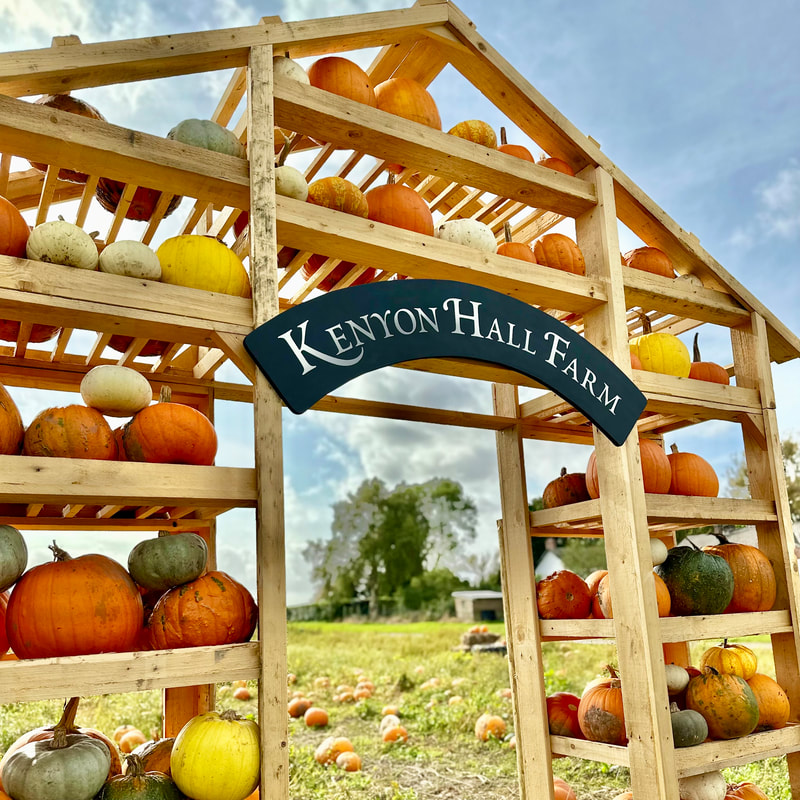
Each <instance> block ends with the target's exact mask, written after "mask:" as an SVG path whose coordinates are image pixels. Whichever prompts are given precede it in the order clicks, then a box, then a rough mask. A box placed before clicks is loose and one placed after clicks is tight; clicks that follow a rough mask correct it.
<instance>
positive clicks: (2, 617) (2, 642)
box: [0, 592, 10, 785]
mask: <svg viewBox="0 0 800 800" xmlns="http://www.w3.org/2000/svg"><path fill="white" fill-rule="evenodd" d="M9 596H10V595H9V593H8V592H0V657H2V656H4V655H5V654H6V653H7V652H8V635H7V634H6V609H7V608H8V598H9ZM0 785H2V784H0Z"/></svg>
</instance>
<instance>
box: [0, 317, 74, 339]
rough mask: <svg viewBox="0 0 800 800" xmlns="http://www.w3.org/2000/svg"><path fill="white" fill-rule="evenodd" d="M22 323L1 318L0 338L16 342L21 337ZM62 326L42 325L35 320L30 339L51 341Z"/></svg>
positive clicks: (29, 335)
mask: <svg viewBox="0 0 800 800" xmlns="http://www.w3.org/2000/svg"><path fill="white" fill-rule="evenodd" d="M20 327H21V326H20V323H19V322H17V320H15V319H0V340H2V341H4V342H16V341H17V339H18V338H19V331H20ZM60 330H61V328H58V327H56V326H55V325H42V324H40V323H38V322H34V323H33V325H31V331H30V333H29V334H28V341H29V342H33V343H34V344H38V343H39V342H49V341H50V340H51V339H52V338H53V337H54V336H55V335H56V334H57V333H58V332H59V331H60Z"/></svg>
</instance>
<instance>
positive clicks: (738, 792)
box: [724, 781, 769, 800]
mask: <svg viewBox="0 0 800 800" xmlns="http://www.w3.org/2000/svg"><path fill="white" fill-rule="evenodd" d="M724 800H769V797H768V796H767V794H766V793H765V792H764V791H763V790H762V789H761V788H760V787H758V786H756V785H755V784H754V783H750V781H742V782H741V783H729V784H728V790H727V792H726V793H725V798H724Z"/></svg>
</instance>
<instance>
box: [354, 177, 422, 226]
mask: <svg viewBox="0 0 800 800" xmlns="http://www.w3.org/2000/svg"><path fill="white" fill-rule="evenodd" d="M365 197H366V200H367V206H368V214H367V216H368V217H369V219H371V220H374V221H375V222H383V223H384V224H385V225H394V226H395V227H396V228H404V229H405V230H407V231H415V232H416V233H422V234H425V235H426V236H433V215H432V214H431V210H430V208H428V204H427V203H426V202H425V201H424V200H423V199H422V197H420V195H419V193H417V192H415V191H414V190H413V189H412V188H411V187H410V186H403V185H401V184H399V183H394V182H393V181H390V182H389V183H386V184H384V185H383V186H376V187H375V188H374V189H370V190H369V191H368V192H367V193H366V195H365Z"/></svg>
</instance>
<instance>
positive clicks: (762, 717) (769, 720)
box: [747, 672, 791, 730]
mask: <svg viewBox="0 0 800 800" xmlns="http://www.w3.org/2000/svg"><path fill="white" fill-rule="evenodd" d="M747 685H748V686H749V687H750V688H751V689H752V690H753V694H754V695H755V696H756V702H757V703H758V729H759V730H769V729H771V728H784V727H785V726H786V723H787V722H788V721H789V714H790V713H791V708H790V706H789V698H788V697H787V696H786V692H784V691H783V687H782V686H781V685H780V684H779V683H778V682H777V681H775V680H773V679H772V678H770V677H769V675H764V674H762V673H761V672H756V673H755V674H754V675H752V676H751V677H750V678H748V679H747Z"/></svg>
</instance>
